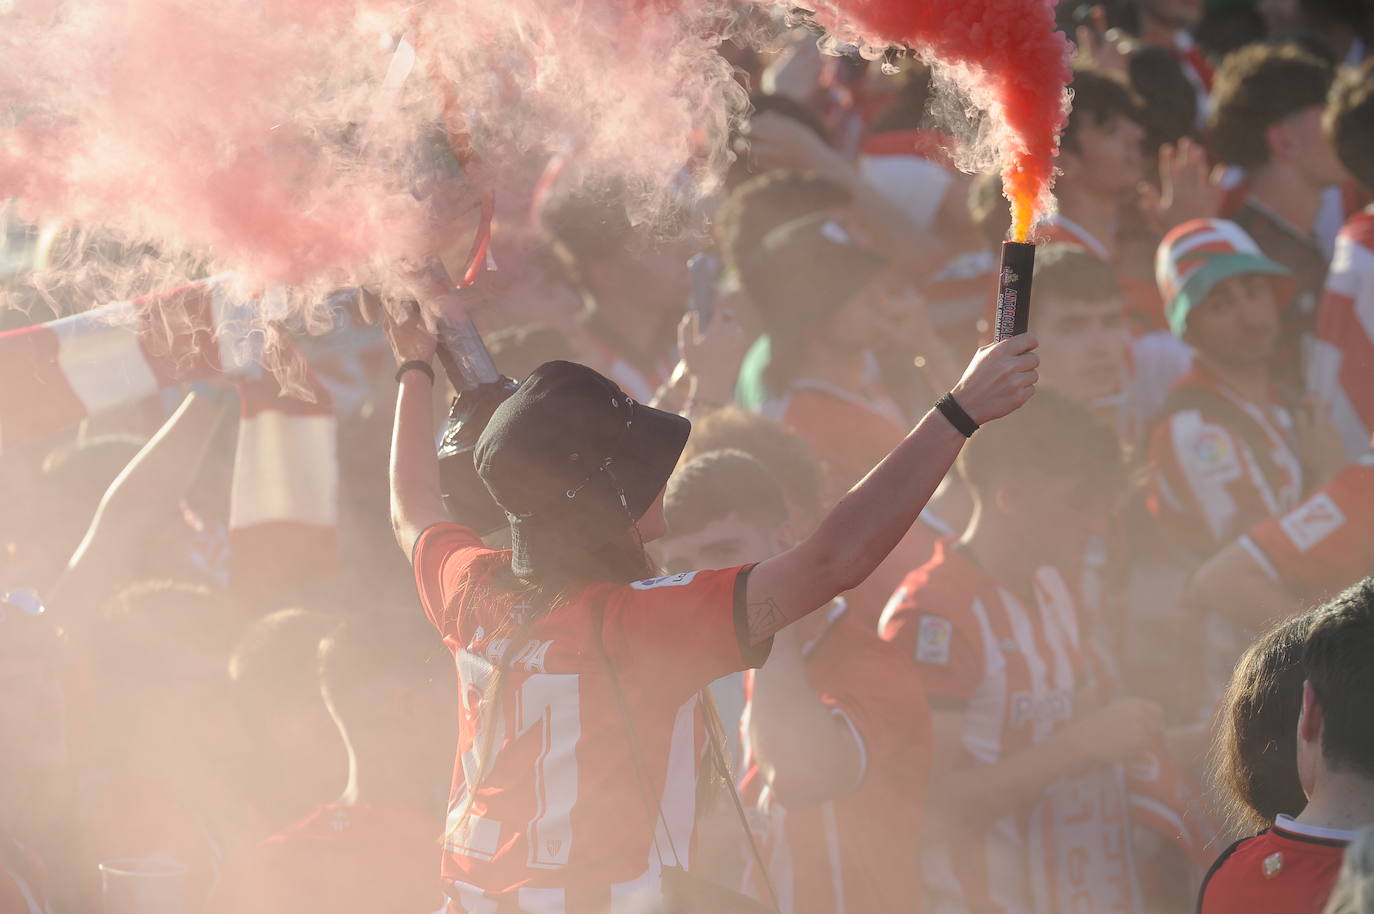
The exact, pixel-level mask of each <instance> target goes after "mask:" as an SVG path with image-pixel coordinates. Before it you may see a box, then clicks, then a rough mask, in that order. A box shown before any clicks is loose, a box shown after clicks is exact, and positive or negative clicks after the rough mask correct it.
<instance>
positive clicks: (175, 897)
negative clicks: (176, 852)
mask: <svg viewBox="0 0 1374 914" xmlns="http://www.w3.org/2000/svg"><path fill="white" fill-rule="evenodd" d="M100 897H101V899H102V901H103V903H104V911H105V914H186V905H185V897H186V867H185V866H184V865H183V864H181V863H179V862H177V860H176V858H174V857H171V856H169V855H166V854H155V855H153V856H151V857H143V858H141V859H136V858H124V859H120V860H107V861H105V862H104V863H102V864H100Z"/></svg>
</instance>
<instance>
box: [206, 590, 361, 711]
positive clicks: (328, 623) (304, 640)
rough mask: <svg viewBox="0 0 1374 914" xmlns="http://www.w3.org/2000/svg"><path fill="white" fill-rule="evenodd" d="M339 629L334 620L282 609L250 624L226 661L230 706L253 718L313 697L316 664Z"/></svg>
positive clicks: (307, 611) (316, 681)
mask: <svg viewBox="0 0 1374 914" xmlns="http://www.w3.org/2000/svg"><path fill="white" fill-rule="evenodd" d="M338 626H339V620H338V618H337V617H335V616H331V615H329V614H328V613H322V612H312V611H310V610H306V609H281V610H278V611H277V612H274V613H271V614H269V615H266V616H263V617H262V618H261V619H258V620H256V621H255V622H253V624H252V625H250V626H248V631H247V632H245V633H244V635H243V637H242V638H240V639H239V641H238V643H237V644H236V645H234V651H233V653H232V654H231V655H230V657H229V680H230V682H232V683H233V689H234V697H235V700H236V701H238V703H239V704H240V706H241V707H242V708H243V709H244V710H245V712H248V713H249V714H250V715H252V714H259V713H262V712H265V711H268V710H270V709H271V707H272V706H273V705H277V704H280V703H283V702H286V703H289V702H297V701H301V700H309V699H310V698H311V697H316V696H318V694H319V678H318V677H317V676H316V674H315V658H316V656H317V655H318V654H319V650H320V642H321V641H322V640H323V639H324V638H325V637H326V636H327V635H328V634H329V633H330V632H332V631H333V630H334V629H335V628H337V627H338ZM316 700H317V701H318V698H316ZM250 719H251V717H250Z"/></svg>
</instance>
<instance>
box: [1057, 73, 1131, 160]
mask: <svg viewBox="0 0 1374 914" xmlns="http://www.w3.org/2000/svg"><path fill="white" fill-rule="evenodd" d="M1069 88H1070V90H1072V92H1073V108H1072V109H1071V110H1070V111H1069V120H1068V123H1066V124H1065V125H1064V133H1063V136H1062V137H1061V138H1060V146H1061V147H1063V149H1065V150H1066V151H1068V152H1082V151H1083V149H1082V147H1081V146H1080V145H1079V143H1078V132H1079V131H1080V130H1081V129H1082V128H1083V126H1084V125H1085V124H1090V125H1092V126H1094V127H1100V126H1102V125H1103V124H1105V123H1107V122H1108V121H1110V120H1111V119H1112V118H1114V117H1124V118H1127V119H1128V120H1132V121H1139V120H1140V108H1141V103H1140V97H1139V96H1137V95H1136V94H1135V92H1134V91H1132V89H1131V87H1130V86H1128V85H1126V83H1125V82H1124V81H1122V80H1120V79H1118V78H1117V77H1115V76H1112V75H1111V74H1110V73H1107V72H1106V71H1104V70H1098V69H1094V68H1092V67H1074V70H1073V82H1071V83H1070V84H1069Z"/></svg>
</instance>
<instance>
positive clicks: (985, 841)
mask: <svg viewBox="0 0 1374 914" xmlns="http://www.w3.org/2000/svg"><path fill="white" fill-rule="evenodd" d="M882 635H883V637H884V638H885V639H886V640H888V641H891V642H892V643H894V644H896V645H897V646H899V647H900V648H901V649H902V650H903V651H904V652H906V653H908V654H909V656H911V657H912V658H913V659H914V660H915V662H916V666H917V668H918V669H919V670H920V672H921V678H922V682H923V684H924V686H925V690H926V694H927V696H928V698H929V702H930V705H931V708H932V709H934V710H936V711H939V710H942V709H943V710H960V711H962V712H963V720H964V724H963V733H962V737H961V746H960V749H961V752H960V761H959V764H960V765H962V766H967V767H976V766H981V765H992V764H996V763H998V762H1002V761H1004V760H1007V759H1009V758H1011V757H1014V756H1015V755H1016V754H1017V753H1018V752H1020V751H1022V750H1024V749H1027V748H1030V747H1031V746H1034V745H1036V744H1038V743H1041V742H1044V741H1045V740H1047V739H1049V738H1051V737H1052V736H1053V735H1054V734H1055V733H1056V732H1057V731H1058V730H1060V729H1061V728H1062V727H1063V726H1064V725H1065V724H1066V723H1068V722H1069V721H1070V720H1072V719H1073V718H1074V716H1075V715H1077V714H1079V713H1081V712H1083V711H1084V710H1090V709H1092V708H1093V707H1095V706H1096V705H1097V704H1099V703H1100V701H1101V697H1100V688H1099V684H1098V683H1096V682H1095V681H1094V679H1093V675H1092V672H1093V663H1092V661H1091V659H1090V658H1089V656H1088V653H1089V651H1090V649H1091V648H1090V645H1089V644H1088V632H1086V631H1084V630H1082V629H1081V628H1080V620H1079V613H1078V607H1077V606H1076V604H1075V601H1074V598H1073V596H1072V594H1071V593H1070V590H1069V587H1068V585H1067V584H1065V582H1064V579H1063V577H1062V575H1060V573H1059V572H1058V571H1057V570H1056V569H1053V568H1049V567H1046V568H1043V569H1041V571H1040V572H1038V573H1037V575H1036V580H1035V592H1034V594H1032V595H1019V594H1016V593H1013V592H1012V591H1011V590H1010V589H1008V588H1006V587H1004V586H1002V585H1001V584H999V583H998V582H997V581H996V580H995V579H994V578H992V577H991V576H990V575H989V574H988V573H987V572H985V571H984V570H982V569H981V568H979V567H978V566H977V565H975V564H974V563H973V561H972V560H971V559H970V558H969V557H968V556H967V555H965V554H963V553H962V552H961V550H960V549H959V548H958V546H957V545H955V544H954V543H953V542H952V541H945V542H942V543H940V544H939V546H937V547H936V552H935V555H934V557H933V558H932V559H931V560H930V562H929V563H927V564H926V565H925V566H924V567H922V568H918V569H917V570H916V571H913V572H912V573H911V574H910V575H909V576H908V577H907V579H906V581H905V582H903V584H902V587H901V589H899V590H898V591H897V592H896V593H895V594H894V595H893V597H892V600H891V602H890V603H889V604H888V607H887V609H886V610H885V611H884V613H883V620H882ZM1127 809H1128V805H1127V795H1126V789H1125V778H1124V772H1123V770H1122V766H1120V765H1114V766H1108V767H1103V768H1099V769H1094V770H1092V771H1089V772H1086V773H1084V774H1082V775H1076V776H1072V777H1064V778H1061V779H1060V780H1059V781H1057V782H1056V783H1055V784H1053V785H1051V786H1050V787H1049V788H1048V789H1047V790H1046V791H1045V792H1044V794H1043V795H1042V797H1041V799H1040V800H1039V801H1038V802H1037V803H1035V804H1034V805H1033V806H1031V807H1029V808H1025V809H1019V810H1009V811H1008V812H1007V814H1006V815H1005V816H1003V817H1002V818H1000V819H997V820H996V821H994V822H993V823H992V824H991V825H989V826H988V827H987V828H986V829H985V830H984V831H982V832H981V833H977V834H972V833H969V834H966V835H962V836H954V835H951V836H949V837H948V838H947V840H945V841H943V842H941V843H935V842H934V841H933V840H932V838H933V836H928V838H927V845H928V849H927V851H926V853H925V854H924V855H923V856H924V859H923V869H924V877H925V881H926V887H927V893H928V894H927V899H928V900H927V907H928V909H929V910H931V911H933V912H937V914H945V912H950V914H953V912H966V911H980V912H982V911H997V912H1006V914H1013V912H1015V914H1023V912H1025V914H1030V912H1035V914H1049V912H1059V911H1077V910H1082V911H1094V912H1137V911H1140V910H1141V901H1140V893H1139V887H1138V884H1137V880H1136V876H1135V867H1134V861H1133V859H1132V854H1131V848H1130V840H1129V838H1130V835H1129V827H1128V821H1127V815H1128V812H1127Z"/></svg>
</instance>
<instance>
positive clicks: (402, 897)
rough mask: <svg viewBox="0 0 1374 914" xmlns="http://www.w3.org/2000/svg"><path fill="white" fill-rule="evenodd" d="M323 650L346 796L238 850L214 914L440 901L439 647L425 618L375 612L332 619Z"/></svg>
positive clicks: (448, 706)
mask: <svg viewBox="0 0 1374 914" xmlns="http://www.w3.org/2000/svg"><path fill="white" fill-rule="evenodd" d="M317 655H318V660H313V661H312V662H310V663H309V666H310V668H312V669H315V670H316V683H317V685H316V688H317V689H318V690H319V691H320V693H321V695H322V696H323V702H324V705H325V707H326V708H327V710H328V713H329V716H330V718H331V719H332V721H333V724H334V725H335V727H337V736H335V737H334V740H336V741H337V740H339V739H340V738H341V739H342V742H343V744H344V745H345V747H346V749H347V756H348V770H347V779H346V780H345V781H343V782H342V792H341V793H340V794H338V796H337V799H334V800H333V801H331V802H327V803H321V804H318V805H316V806H315V807H314V808H313V809H311V810H310V811H309V812H308V813H306V814H305V815H304V816H302V817H301V818H300V819H299V820H298V821H296V822H293V823H291V824H290V825H288V826H287V827H285V828H283V829H281V830H280V831H278V832H277V833H276V834H273V835H271V836H270V837H267V838H266V839H264V840H262V841H260V842H258V843H257V844H256V845H254V846H252V847H250V848H247V849H244V850H242V851H241V852H240V853H237V854H232V855H231V856H230V857H229V858H228V860H227V861H226V863H225V868H224V875H223V878H222V879H221V880H220V883H219V886H218V888H217V889H216V891H215V893H214V895H213V896H212V897H211V899H210V903H209V906H208V908H207V912H208V914H308V912H321V914H323V912H331V914H343V912H357V914H364V912H366V914H431V912H433V911H435V910H438V909H439V908H440V907H441V906H442V904H443V901H444V899H443V894H442V893H441V892H440V891H439V888H438V886H436V885H435V883H434V866H435V864H436V863H437V862H438V858H439V837H440V835H441V834H442V832H443V810H444V797H445V794H446V787H447V774H448V765H449V760H450V758H451V755H452V752H453V743H454V728H453V720H454V710H455V709H454V707H453V704H454V702H453V695H452V691H451V689H450V687H449V685H448V682H447V677H446V676H444V675H442V673H443V672H445V671H446V669H447V663H446V662H444V661H443V659H442V655H443V646H442V644H441V643H440V642H439V640H438V639H437V638H436V637H435V635H434V631H433V629H432V628H430V627H429V626H428V625H426V624H425V623H424V621H423V620H422V619H419V618H417V617H414V616H401V617H399V618H398V617H397V614H396V613H395V612H387V611H373V612H371V613H368V614H365V615H360V616H356V617H353V618H350V619H348V620H347V621H345V622H343V623H342V624H341V625H338V626H336V627H335V628H334V630H333V631H332V632H331V633H329V634H327V635H326V636H325V637H324V639H323V640H322V641H321V642H320V644H319V649H318V651H317ZM328 748H330V749H332V748H333V743H332V742H331V744H330V745H329V746H328ZM324 758H325V759H328V756H327V755H326V756H324ZM324 768H325V770H326V771H327V772H330V773H332V772H333V768H332V766H330V765H327V764H326V765H324ZM338 786H339V785H338V784H337V783H336V789H337V787H338Z"/></svg>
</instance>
